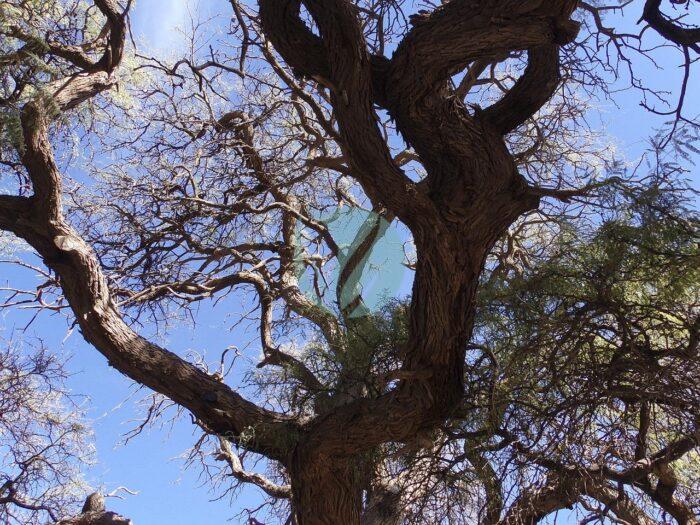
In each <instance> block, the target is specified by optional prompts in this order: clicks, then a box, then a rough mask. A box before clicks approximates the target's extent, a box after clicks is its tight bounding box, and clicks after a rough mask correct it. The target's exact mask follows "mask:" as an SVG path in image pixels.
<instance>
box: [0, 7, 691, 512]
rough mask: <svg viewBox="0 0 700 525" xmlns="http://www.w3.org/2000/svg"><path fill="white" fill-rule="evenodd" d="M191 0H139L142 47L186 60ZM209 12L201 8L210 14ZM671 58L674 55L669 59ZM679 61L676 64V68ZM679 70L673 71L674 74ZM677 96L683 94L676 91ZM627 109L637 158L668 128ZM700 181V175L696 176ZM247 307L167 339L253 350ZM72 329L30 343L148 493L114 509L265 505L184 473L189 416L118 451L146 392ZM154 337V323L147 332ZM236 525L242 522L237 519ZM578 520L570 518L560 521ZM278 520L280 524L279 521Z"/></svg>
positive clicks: (105, 451)
mask: <svg viewBox="0 0 700 525" xmlns="http://www.w3.org/2000/svg"><path fill="white" fill-rule="evenodd" d="M190 5H192V6H193V9H192V11H193V12H194V11H197V9H198V8H199V9H200V10H204V11H206V12H208V13H214V12H217V11H218V12H221V13H226V16H227V17H228V16H229V13H228V9H230V7H229V4H228V2H226V1H224V0H200V1H199V2H191V3H190ZM188 12H189V11H188V2H186V1H185V0H138V1H137V2H135V5H134V8H133V11H132V27H133V30H134V33H135V36H136V40H137V42H141V43H142V42H146V41H147V42H148V46H149V47H150V48H152V49H154V50H159V51H160V52H161V53H165V54H171V53H172V54H177V50H178V49H181V48H182V46H183V45H184V44H183V39H182V36H181V35H180V33H179V32H178V31H177V30H176V28H177V27H178V26H186V25H188V21H187V20H188ZM200 12H201V11H200ZM664 56H665V57H666V55H664ZM679 56H680V55H679V54H677V53H673V54H668V56H667V58H665V60H668V61H669V62H670V63H671V65H674V66H675V63H676V62H678V61H679ZM671 61H673V62H671ZM669 69H672V68H669ZM640 71H641V73H642V74H643V75H644V76H645V77H646V78H653V79H654V82H660V83H663V84H664V85H666V86H667V87H668V88H670V89H674V88H677V85H678V81H679V74H680V70H678V74H676V75H675V78H674V74H673V73H669V72H668V71H667V72H666V73H664V74H663V75H660V74H659V72H658V71H656V70H655V69H654V68H653V66H651V65H650V64H644V65H642V69H640ZM697 86H698V82H697V81H692V83H691V87H690V89H689V100H688V101H687V108H688V111H689V113H690V114H693V112H694V113H698V112H700V105H698V97H700V94H699V93H700V90H698V89H693V88H694V87H697ZM676 91H677V90H676ZM616 101H617V103H618V104H619V105H620V106H621V107H620V108H619V109H618V108H615V107H614V106H613V105H612V104H608V103H605V104H604V106H603V110H604V111H603V112H602V113H601V115H600V119H599V121H598V122H596V121H594V122H593V124H594V126H595V127H601V128H605V129H606V130H607V131H608V132H609V133H610V134H611V135H612V136H614V137H615V138H616V139H617V141H618V143H619V145H620V147H621V150H622V151H624V152H625V153H626V154H627V155H628V157H629V158H635V157H636V156H638V155H639V154H640V153H641V152H642V151H643V150H644V149H645V147H646V140H647V137H648V136H649V134H651V132H652V129H653V128H654V127H658V126H659V125H660V124H661V122H662V121H661V119H660V118H659V117H653V116H651V115H649V114H648V113H647V112H645V111H644V110H643V109H642V108H640V107H639V105H638V103H639V94H638V93H636V92H633V91H630V92H626V93H621V94H620V95H619V96H618V97H617V99H616ZM694 179H695V181H697V180H698V177H697V172H696V173H695V174H694ZM0 271H1V272H2V277H1V278H0V284H2V285H4V283H5V281H10V282H12V284H13V285H21V284H23V283H26V284H27V285H28V286H32V284H33V283H34V280H33V275H32V274H31V272H26V271H21V272H20V271H18V270H16V269H14V268H12V267H8V266H3V267H2V269H1V270H0ZM239 310H240V305H239V304H238V303H236V302H235V301H234V300H227V301H224V302H223V303H220V304H219V305H218V307H217V308H215V309H214V308H212V307H211V306H209V305H207V304H202V305H201V306H200V309H199V311H198V312H197V319H198V325H197V326H196V327H192V326H188V325H187V324H185V323H182V324H180V325H178V326H176V327H174V329H172V330H171V331H170V332H169V333H168V334H167V335H166V336H165V337H164V338H163V339H161V341H160V342H161V343H163V344H165V345H166V346H168V348H170V349H171V350H173V351H176V352H178V353H180V354H181V355H184V354H186V353H187V352H188V351H190V350H195V351H198V352H200V353H205V354H208V355H209V356H214V357H216V356H218V355H219V353H220V352H221V351H222V350H223V349H224V348H226V347H227V346H229V345H232V344H236V345H238V346H239V347H242V346H244V344H245V343H246V342H249V341H252V340H253V339H254V338H255V334H253V333H250V332H247V331H245V330H244V329H243V328H237V329H233V330H231V329H230V328H229V327H230V325H231V323H230V316H231V315H233V314H235V313H236V312H237V311H239ZM31 315H32V314H31V313H29V312H26V311H25V312H19V311H12V312H9V313H7V312H4V313H2V317H0V330H2V331H0V335H2V336H4V337H6V338H7V337H9V336H11V335H12V333H13V331H15V330H18V329H20V328H22V327H24V326H25V325H26V324H27V321H28V319H29V318H30V316H31ZM67 330H68V324H67V322H66V320H65V319H63V318H62V317H60V316H58V315H54V316H52V315H48V314H44V315H42V316H40V318H39V319H38V320H37V321H35V322H34V323H33V324H32V326H31V328H30V329H29V331H28V332H27V334H25V337H31V336H36V337H39V338H41V339H42V340H43V341H44V342H45V343H46V344H47V346H48V347H49V348H51V349H53V350H54V351H56V352H59V353H63V354H65V355H70V356H72V357H71V360H70V361H69V369H70V370H71V371H72V372H73V373H74V374H73V376H72V377H71V378H70V381H69V384H70V387H71V388H72V389H73V390H74V392H76V393H79V394H86V395H88V396H89V397H90V399H89V401H88V402H87V407H88V415H89V417H90V419H91V420H92V421H93V424H94V431H95V439H96V446H97V451H98V463H97V465H96V466H95V467H94V468H92V469H90V470H89V471H88V472H87V473H86V475H87V477H88V480H89V481H90V483H91V484H92V485H93V486H95V487H102V488H103V489H105V490H106V491H110V490H112V489H114V488H115V487H117V486H119V485H124V486H127V487H129V488H130V489H132V490H136V491H139V494H138V495H137V496H128V497H127V498H126V499H124V500H118V499H112V500H110V501H109V503H108V505H109V507H110V508H111V509H112V510H115V511H117V512H120V513H122V514H124V515H126V516H128V517H130V518H131V519H132V520H133V521H134V523H135V524H137V525H146V524H148V525H166V524H168V525H177V524H183V525H184V524H193V523H195V524H200V523H202V524H209V523H211V524H219V523H221V524H222V523H225V522H226V521H227V520H229V519H232V518H234V517H235V516H236V515H237V514H238V513H239V512H240V511H241V510H242V509H244V508H252V507H255V506H257V505H258V504H259V503H260V502H261V497H260V494H259V492H258V491H257V489H254V488H249V489H246V490H243V491H242V492H241V493H240V494H239V495H238V496H237V497H236V498H235V499H233V500H230V499H224V500H221V501H211V500H212V498H213V497H214V496H215V494H212V493H211V492H210V491H209V488H208V487H207V486H206V484H204V485H202V481H203V480H200V479H199V477H198V475H199V471H198V469H196V468H191V469H188V470H185V469H183V462H182V461H181V460H179V459H176V458H177V457H178V456H180V455H181V454H182V453H183V452H185V451H186V450H187V448H188V447H189V446H190V445H191V444H192V442H193V441H194V440H193V436H195V435H197V432H196V428H195V427H194V426H193V425H192V424H191V423H189V419H188V418H182V419H181V420H180V421H179V422H177V423H176V424H175V425H174V426H173V427H172V428H168V429H160V428H153V429H151V430H147V431H146V432H145V433H144V434H142V435H140V436H138V437H137V438H135V439H134V440H132V441H131V442H130V443H129V444H128V445H125V446H117V445H116V444H117V443H118V442H120V441H121V439H122V437H123V435H124V434H125V433H126V432H128V431H129V430H130V429H132V428H133V427H134V420H135V419H137V418H138V417H139V416H140V411H139V410H138V408H137V407H136V406H135V403H134V401H135V400H138V399H140V398H141V397H143V395H144V394H145V392H143V391H137V390H135V388H134V387H133V385H132V384H131V382H129V381H128V380H126V379H125V378H124V377H122V376H121V375H120V374H118V373H117V372H115V371H114V370H113V369H111V368H109V367H108V366H107V363H106V360H105V359H104V358H103V357H102V356H101V355H100V354H99V353H98V352H97V351H95V350H94V349H92V348H91V347H89V346H88V345H86V344H85V343H84V342H83V341H82V340H81V338H80V334H79V333H72V334H71V335H69V336H68V337H66V334H67ZM147 331H148V327H147ZM244 353H245V354H247V355H248V357H250V358H251V359H256V358H257V355H258V348H257V347H256V346H255V345H254V344H253V345H251V346H249V347H247V348H246V349H244ZM234 522H237V520H235V519H234ZM567 522H570V523H576V521H573V520H568V519H567V518H566V517H565V515H564V516H560V520H559V523H567ZM270 523H274V522H273V521H270Z"/></svg>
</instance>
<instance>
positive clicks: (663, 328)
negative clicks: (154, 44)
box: [0, 0, 700, 525]
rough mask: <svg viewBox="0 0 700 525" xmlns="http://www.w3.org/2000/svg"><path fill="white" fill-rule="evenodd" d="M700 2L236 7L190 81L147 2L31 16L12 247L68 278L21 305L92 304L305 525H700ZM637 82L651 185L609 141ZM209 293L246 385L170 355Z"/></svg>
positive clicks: (17, 128) (219, 24)
mask: <svg viewBox="0 0 700 525" xmlns="http://www.w3.org/2000/svg"><path fill="white" fill-rule="evenodd" d="M696 3H697V2H692V1H691V0H688V1H685V0H680V1H679V0H670V1H668V2H664V1H662V0H627V1H615V0H611V1H610V2H605V1H602V0H596V1H590V2H583V1H575V0H551V1H543V0H530V1H513V0H450V1H445V2H441V3H435V4H434V3H432V2H430V1H427V2H424V3H421V2H408V1H402V0H399V1H396V0H369V1H365V0H358V1H352V2H351V1H349V0H324V1H321V0H258V2H252V1H251V2H239V1H238V0H230V1H229V2H221V4H222V6H221V7H222V8H225V9H226V17H225V18H224V19H223V20H222V19H220V18H206V17H202V18H196V17H195V18H193V21H192V24H191V27H190V30H189V33H188V35H187V45H186V46H185V48H184V49H183V50H182V51H178V52H177V54H176V55H175V56H172V55H167V54H166V53H162V52H157V51H151V50H149V49H148V47H147V46H146V45H145V44H144V43H142V42H139V41H138V40H137V39H135V38H134V35H132V34H131V32H130V28H129V25H130V24H129V15H130V12H132V11H133V10H137V9H139V6H138V5H133V6H132V2H131V0H128V1H122V2H120V1H117V0H93V1H86V0H49V1H36V0H9V1H0V137H2V141H1V142H0V230H2V231H3V232H5V235H4V236H3V237H2V238H0V242H18V241H22V242H23V243H26V244H24V245H19V253H18V254H16V256H15V257H14V258H11V260H10V261H9V262H10V263H14V264H18V265H22V266H24V267H28V268H30V269H31V270H33V271H34V272H35V273H36V274H37V275H38V276H39V280H40V282H39V283H37V286H36V287H35V288H31V289H25V288H21V287H19V286H13V285H12V284H10V285H9V287H8V289H6V290H4V292H5V295H4V299H3V307H4V308H16V307H25V308H27V307H28V308H36V309H37V310H39V317H38V320H37V322H38V323H40V322H41V315H42V314H41V311H50V312H63V313H65V314H66V315H67V316H68V318H69V319H71V322H74V323H75V325H76V326H77V328H78V329H79V331H80V333H81V334H82V336H83V337H84V338H85V340H86V341H87V342H88V343H90V344H91V345H93V346H94V347H95V349H96V350H97V351H99V352H100V353H101V354H102V355H104V356H105V358H106V359H107V361H108V363H109V365H110V366H111V367H113V368H115V369H116V370H117V371H119V372H121V373H122V374H124V375H126V376H128V377H129V378H130V379H132V380H133V381H134V382H136V383H137V384H139V385H143V386H144V387H147V388H148V389H150V390H151V391H152V392H153V395H152V397H151V398H150V402H151V404H150V408H149V410H148V414H147V422H149V421H152V420H155V419H157V418H158V417H159V416H160V415H161V414H163V412H164V411H165V410H166V409H167V408H168V407H176V408H177V409H178V410H180V411H181V412H182V413H189V414H190V415H191V417H192V419H193V421H195V422H196V424H197V425H198V426H199V427H200V428H201V439H199V441H197V442H196V443H195V444H194V446H193V449H192V456H191V459H192V460H193V461H196V462H200V463H201V466H202V467H203V468H204V472H205V473H206V474H207V475H209V476H210V477H211V481H212V484H213V486H214V487H215V488H216V490H220V491H223V492H224V493H226V492H228V491H232V490H234V489H235V488H236V486H237V485H239V484H252V485H255V486H257V487H259V488H260V489H261V490H262V491H263V493H264V494H265V495H266V497H267V498H268V504H269V508H268V516H274V517H275V518H274V519H278V520H279V522H280V523H289V524H292V523H293V524H297V525H316V524H333V525H337V524H343V525H345V524H347V525H353V524H360V523H362V524H363V525H392V524H396V525H398V524H401V523H406V524H412V523H415V524H419V523H454V524H459V523H465V524H466V523H479V524H483V525H514V524H534V523H537V522H540V521H542V520H544V519H545V518H547V517H548V516H550V515H553V514H554V513H556V512H557V511H560V510H563V509H567V508H572V507H574V506H578V508H579V509H581V510H580V513H581V515H582V516H583V517H582V519H581V522H582V523H594V522H596V521H599V522H601V523H602V522H605V520H607V521H608V522H613V523H627V524H629V523H633V524H644V525H646V524H651V523H671V522H677V523H679V524H682V525H687V524H697V523H699V522H700V499H698V496H697V494H698V493H700V486H699V485H698V483H699V481H698V480H700V456H698V452H699V445H700V386H699V385H700V353H699V352H700V349H699V347H698V337H699V334H698V329H699V328H700V326H699V324H698V323H699V321H698V305H699V299H700V296H699V295H700V275H699V271H700V270H699V269H698V268H700V265H699V264H698V262H699V254H698V247H699V244H698V240H699V237H698V217H697V213H696V211H695V208H696V194H695V192H694V190H693V189H692V187H691V186H690V185H689V184H688V181H687V180H686V178H687V171H686V170H687V169H688V166H691V165H692V160H693V155H695V154H697V153H698V147H697V138H698V130H699V128H698V124H697V122H696V120H694V115H692V112H693V108H692V107H689V104H688V98H689V93H690V92H691V91H692V85H691V82H692V81H691V70H692V67H693V64H694V62H695V61H696V59H697V55H698V53H700V48H698V42H700V28H698V26H695V25H693V20H694V18H693V17H694V16H697V13H695V11H696V10H697V7H698V6H697V5H695V4H696ZM645 64H646V66H645ZM648 64H653V65H657V66H658V67H662V66H665V67H666V69H665V70H664V71H665V72H666V73H664V74H668V75H669V76H670V77H672V78H673V79H674V82H676V85H675V86H674V90H673V92H672V93H669V92H667V91H666V90H665V88H663V87H659V85H658V83H655V82H654V79H653V78H649V77H650V76H652V75H650V74H649V69H650V68H649V65H648ZM679 64H680V66H681V69H680V71H681V74H680V75H675V77H677V79H676V78H675V77H674V73H673V70H675V69H677V66H678V65H679ZM621 90H631V91H632V92H633V93H634V94H635V96H636V97H638V99H639V100H640V101H641V104H642V106H643V107H644V108H645V110H646V111H648V112H649V113H650V114H651V115H653V116H654V117H655V118H658V129H659V131H656V130H653V129H649V130H640V133H641V134H642V136H645V135H650V136H651V138H650V139H649V147H648V151H647V152H646V154H645V155H644V156H643V158H642V160H641V162H639V163H630V162H628V161H626V160H625V159H624V157H623V156H621V155H620V154H619V153H618V152H617V151H616V148H615V144H614V141H613V140H612V139H610V138H609V137H607V136H606V135H605V133H604V132H603V131H601V130H600V129H599V128H597V127H596V126H593V125H591V124H590V117H591V115H595V114H596V112H597V111H598V110H599V108H598V107H597V104H599V103H600V101H603V100H611V101H615V100H617V98H616V97H618V93H619V92H620V91H621ZM345 214H348V216H349V217H351V218H355V219H358V218H359V222H358V223H357V225H356V226H352V227H351V226H349V224H351V223H343V222H342V220H340V219H338V217H342V216H345ZM334 221H337V222H336V224H335V226H334ZM338 224H340V225H341V228H340V229H341V230H343V231H342V232H340V231H339V229H338V226H337V225H338ZM343 224H345V226H344V227H342V225H343ZM348 233H349V234H350V235H348ZM341 234H342V235H341ZM392 236H393V237H392ZM389 237H392V238H393V239H398V243H397V244H396V245H395V246H393V247H391V248H387V247H386V246H387V244H386V243H385V241H387V239H388V238H389ZM5 239H7V240H5ZM383 243H385V244H383ZM22 246H27V248H28V249H31V254H30V253H25V252H22V249H23V248H22ZM381 250H389V251H391V253H392V254H393V255H396V253H399V257H398V259H396V258H393V259H390V260H391V261H394V262H391V263H387V261H388V260H389V259H388V258H387V257H384V256H379V257H378V256H377V254H378V253H379V252H380V251H381ZM396 261H399V262H398V263H396ZM404 271H405V272H406V274H407V275H409V276H410V280H411V282H412V284H411V286H410V290H409V287H407V286H406V287H405V289H402V288H401V286H402V285H401V284H400V282H401V281H400V279H399V280H396V279H394V278H395V277H396V275H393V273H400V272H404ZM370 279H376V280H379V281H382V282H383V284H384V285H386V286H389V285H388V284H387V283H389V282H391V283H396V284H392V285H391V286H389V290H388V291H389V292H390V293H389V295H390V296H389V297H385V298H384V300H383V301H379V302H377V301H372V300H370V298H369V297H368V295H369V290H370V284H369V280H370ZM392 287H393V288H392ZM201 302H209V303H211V304H212V305H214V306H216V307H220V308H229V309H232V310H235V311H234V312H233V313H235V315H236V316H237V317H238V318H237V319H235V321H233V322H234V323H244V324H248V325H254V326H255V327H256V331H257V333H258V336H257V339H258V343H257V344H258V346H259V349H260V356H259V359H258V360H257V361H256V362H254V363H253V364H252V366H250V368H249V369H248V370H246V372H247V374H246V376H245V379H244V382H243V383H241V382H240V381H236V380H235V379H234V377H233V376H234V374H231V373H230V372H231V369H232V368H233V367H234V366H236V367H238V366H240V363H239V362H237V361H236V358H237V357H239V356H240V355H241V353H245V352H243V351H241V350H239V348H237V343H236V341H232V342H229V341H227V342H226V343H224V344H225V345H226V346H228V348H226V350H224V351H223V352H222V353H221V356H220V359H219V360H218V362H217V363H210V362H208V361H206V360H205V359H196V358H184V357H182V356H180V355H178V354H176V353H174V352H172V351H169V350H168V349H166V348H164V347H163V346H161V345H159V344H158V343H157V342H156V341H155V340H150V339H148V338H146V337H144V336H143V335H141V334H142V333H143V332H144V331H143V327H144V326H147V327H148V326H158V327H159V328H161V329H163V330H166V331H167V329H168V326H169V323H172V322H173V321H174V320H177V319H182V318H184V317H189V318H192V319H194V318H195V316H196V306H197V305H198V304H199V303H201ZM234 306H235V309H234ZM223 346H224V345H222V347H223ZM215 350H216V349H212V351H215ZM0 356H1V354H0ZM246 357H247V360H246V362H250V359H251V356H250V355H247V356H246ZM255 357H256V356H253V359H254V358H255ZM2 366H3V368H2V369H0V372H1V373H4V368H5V364H4V363H3V364H2ZM105 373H110V372H109V371H108V370H107V369H105ZM3 377H4V376H0V380H3V381H4V379H2V378H3ZM2 384H3V383H0V385H2ZM3 400H4V399H3ZM1 421H2V419H1V415H0V422H1ZM138 431H139V429H136V432H138ZM0 437H2V435H0ZM261 459H262V460H263V461H262V462H261V461H260V460H261ZM46 479H47V478H41V480H42V481H46ZM232 480H233V484H231V481H232ZM8 483H10V484H9V485H8V486H7V487H5V486H3V491H8V490H9V491H10V492H7V493H8V494H12V492H11V491H12V490H15V488H19V487H17V485H16V482H13V481H12V480H8ZM55 483H56V484H57V486H60V484H61V483H62V479H61V478H57V479H55ZM5 493H6V492H3V493H0V498H4V494H5ZM10 503H14V504H17V501H14V502H12V501H11V502H10ZM2 504H4V500H3V499H0V505H2ZM47 505H48V504H47ZM49 508H52V507H49V506H47V507H46V508H45V507H43V506H41V507H40V508H37V509H35V510H37V511H42V510H48V509H49ZM1 512H5V511H4V510H0V513H1ZM88 514H89V513H88ZM88 514H83V515H82V517H79V518H76V519H78V520H82V521H81V523H82V522H86V523H87V522H88V521H89V519H90V516H88ZM1 515H2V514H0V516H1ZM38 515H41V514H38ZM49 518H50V519H53V520H56V516H55V515H54V514H49ZM37 519H38V518H37ZM99 519H102V518H99ZM119 519H121V518H119ZM251 519H252V518H251ZM96 523H97V522H96Z"/></svg>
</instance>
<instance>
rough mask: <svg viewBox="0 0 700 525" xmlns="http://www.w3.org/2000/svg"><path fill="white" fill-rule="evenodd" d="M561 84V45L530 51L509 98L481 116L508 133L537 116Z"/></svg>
mask: <svg viewBox="0 0 700 525" xmlns="http://www.w3.org/2000/svg"><path fill="white" fill-rule="evenodd" d="M558 85H559V46H558V45H553V44H552V45H546V46H540V47H537V48H534V49H531V50H530V51H529V52H528V65H527V68H526V69H525V72H524V73H523V76H522V77H520V79H519V80H518V81H517V82H516V83H515V85H514V86H513V87H512V88H511V89H510V91H508V93H506V95H505V96H504V97H503V98H502V99H501V100H499V101H498V102H496V103H495V104H493V105H492V106H490V107H488V108H487V109H485V110H484V111H483V113H481V117H482V118H483V119H484V120H486V121H488V122H489V123H490V124H491V125H492V126H494V127H495V128H496V129H497V130H498V131H499V132H500V133H502V134H506V133H509V132H511V131H513V130H514V129H515V128H517V127H518V126H520V125H521V124H523V123H524V122H525V121H526V120H527V119H528V118H530V117H531V116H532V115H534V114H535V113H536V112H537V111H538V110H539V109H540V108H541V107H542V106H543V105H544V104H545V103H546V102H547V101H548V100H549V99H550V98H551V97H552V95H553V94H554V91H555V90H556V88H557V86H558Z"/></svg>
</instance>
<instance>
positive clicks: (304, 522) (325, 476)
mask: <svg viewBox="0 0 700 525" xmlns="http://www.w3.org/2000/svg"><path fill="white" fill-rule="evenodd" d="M304 456H306V455H304ZM290 474H291V478H292V506H293V509H294V516H295V518H296V523H297V525H360V515H361V513H362V490H363V486H364V483H363V480H364V479H365V475H364V474H365V469H364V463H363V461H362V460H358V461H351V460H348V459H346V458H343V459H338V458H331V457H325V456H321V457H318V456H316V457H313V458H311V459H309V458H308V457H301V455H300V454H298V453H297V457H296V458H295V460H294V464H293V465H292V468H291V469H290Z"/></svg>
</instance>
